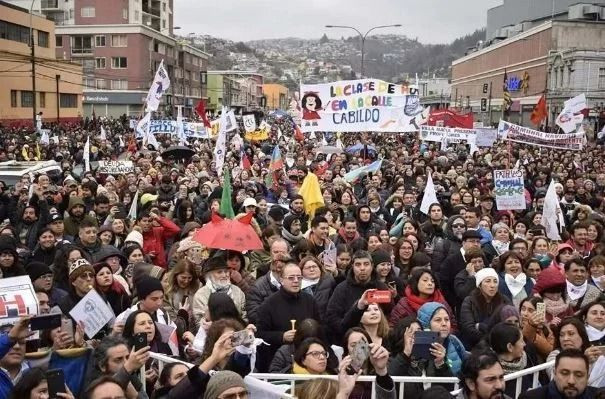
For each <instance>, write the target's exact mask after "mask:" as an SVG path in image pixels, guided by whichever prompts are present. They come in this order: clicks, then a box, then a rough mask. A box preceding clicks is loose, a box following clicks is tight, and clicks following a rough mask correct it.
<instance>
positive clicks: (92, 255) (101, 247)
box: [75, 238, 109, 264]
mask: <svg viewBox="0 0 605 399" xmlns="http://www.w3.org/2000/svg"><path fill="white" fill-rule="evenodd" d="M75 244H76V245H77V246H78V247H79V248H80V249H81V250H82V251H83V252H85V253H86V254H87V255H88V259H90V260H91V261H92V263H93V264H94V263H97V262H99V255H100V254H102V253H103V252H104V251H107V250H108V249H107V247H109V245H105V244H102V243H101V240H99V239H98V238H97V241H95V243H94V245H84V243H82V241H80V239H79V238H77V239H76V242H75Z"/></svg>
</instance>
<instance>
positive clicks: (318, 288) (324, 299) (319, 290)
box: [304, 273, 336, 320]
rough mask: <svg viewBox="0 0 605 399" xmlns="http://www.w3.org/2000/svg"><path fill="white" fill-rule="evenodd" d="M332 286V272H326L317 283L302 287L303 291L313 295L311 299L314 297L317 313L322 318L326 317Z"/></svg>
mask: <svg viewBox="0 0 605 399" xmlns="http://www.w3.org/2000/svg"><path fill="white" fill-rule="evenodd" d="M334 287H336V281H335V280H334V277H332V274H330V273H326V274H324V275H323V276H322V278H321V279H319V282H318V283H317V284H315V285H313V286H311V287H307V288H305V289H304V292H306V293H308V294H309V295H311V296H313V299H315V302H317V306H318V307H319V315H320V317H321V319H322V320H325V319H326V310H327V309H328V301H329V300H330V296H332V292H333V291H334Z"/></svg>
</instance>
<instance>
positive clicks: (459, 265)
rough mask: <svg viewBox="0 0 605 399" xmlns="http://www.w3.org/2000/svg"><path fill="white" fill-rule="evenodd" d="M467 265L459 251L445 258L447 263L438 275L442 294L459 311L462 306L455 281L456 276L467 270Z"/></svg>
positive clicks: (444, 263) (442, 266)
mask: <svg viewBox="0 0 605 399" xmlns="http://www.w3.org/2000/svg"><path fill="white" fill-rule="evenodd" d="M466 263H467V262H466V260H465V259H464V257H463V256H462V252H460V251H458V252H456V253H454V254H452V255H450V256H448V257H447V258H445V261H444V262H443V264H442V265H441V268H440V272H439V274H438V278H439V286H440V288H441V292H443V296H445V299H446V300H447V303H449V304H450V305H451V306H452V307H453V308H454V309H456V310H457V311H458V309H459V307H460V305H461V302H460V301H459V300H458V297H457V296H456V292H455V289H454V280H455V278H456V275H457V274H458V273H459V272H460V271H461V270H464V269H466Z"/></svg>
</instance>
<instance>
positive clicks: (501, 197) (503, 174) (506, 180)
mask: <svg viewBox="0 0 605 399" xmlns="http://www.w3.org/2000/svg"><path fill="white" fill-rule="evenodd" d="M494 186H495V189H494V192H495V194H496V209H498V210H499V211H505V210H517V209H525V192H524V185H523V170H522V169H508V170H494Z"/></svg>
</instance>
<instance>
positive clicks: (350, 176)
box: [344, 159, 382, 183]
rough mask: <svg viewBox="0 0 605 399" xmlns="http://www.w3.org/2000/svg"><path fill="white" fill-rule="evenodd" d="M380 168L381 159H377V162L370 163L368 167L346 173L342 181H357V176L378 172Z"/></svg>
mask: <svg viewBox="0 0 605 399" xmlns="http://www.w3.org/2000/svg"><path fill="white" fill-rule="evenodd" d="M381 167H382V159H379V160H377V161H374V162H372V163H371V164H369V165H366V166H362V167H361V168H357V169H353V170H352V171H350V172H348V173H347V174H346V175H345V176H344V179H345V181H346V182H349V183H350V182H353V181H355V180H357V179H358V178H359V176H361V175H362V174H364V173H370V172H376V171H378V170H380V168H381Z"/></svg>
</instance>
